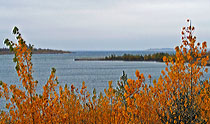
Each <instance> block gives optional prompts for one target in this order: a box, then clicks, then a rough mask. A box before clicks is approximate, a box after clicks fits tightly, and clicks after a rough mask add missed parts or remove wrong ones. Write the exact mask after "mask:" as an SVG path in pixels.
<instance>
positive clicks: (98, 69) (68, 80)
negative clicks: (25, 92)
mask: <svg viewBox="0 0 210 124" xmlns="http://www.w3.org/2000/svg"><path fill="white" fill-rule="evenodd" d="M124 53H127V54H142V55H144V54H151V53H154V51H75V52H73V53H70V54H39V55H38V54H34V55H33V56H32V62H33V70H34V73H33V77H34V79H35V80H38V82H39V83H38V86H37V92H38V93H42V91H43V90H42V87H43V85H44V84H45V83H46V82H47V80H48V78H49V76H50V71H51V68H52V67H54V68H56V70H57V71H56V76H57V77H58V80H59V82H60V83H59V85H61V86H64V85H65V84H68V85H69V86H70V85H71V84H74V85H75V86H76V87H77V88H80V87H81V85H82V82H83V81H85V83H86V85H87V89H88V90H89V91H90V92H92V90H93V88H96V90H97V92H99V91H103V90H104V89H105V88H107V87H108V81H113V85H114V86H116V83H117V81H119V79H120V76H121V75H122V72H123V71H125V72H126V74H127V75H128V78H132V79H136V77H135V71H136V70H139V71H140V72H141V73H144V74H145V77H148V75H149V74H151V76H152V79H158V77H159V76H160V72H161V70H162V69H164V68H165V67H166V65H165V64H164V63H160V62H136V61H135V62H131V61H74V59H76V58H85V57H104V56H108V55H111V54H116V55H123V54H124ZM13 57H14V55H0V80H1V81H3V82H5V83H7V84H8V85H10V84H16V85H21V83H20V82H19V81H18V77H17V73H16V71H15V63H13V61H12V58H13ZM208 77H210V75H208ZM148 82H149V81H147V82H146V83H148ZM0 101H1V100H0ZM1 104H3V102H2V101H1ZM1 107H2V105H0V109H1Z"/></svg>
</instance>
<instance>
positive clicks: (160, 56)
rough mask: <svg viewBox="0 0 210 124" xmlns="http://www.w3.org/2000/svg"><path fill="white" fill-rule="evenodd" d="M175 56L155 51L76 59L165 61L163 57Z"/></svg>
mask: <svg viewBox="0 0 210 124" xmlns="http://www.w3.org/2000/svg"><path fill="white" fill-rule="evenodd" d="M164 56H166V57H169V56H174V55H173V54H169V53H164V52H161V53H154V54H146V55H132V54H123V55H122V56H117V55H115V54H112V55H110V56H106V57H104V58H80V59H75V61H157V62H163V57H164Z"/></svg>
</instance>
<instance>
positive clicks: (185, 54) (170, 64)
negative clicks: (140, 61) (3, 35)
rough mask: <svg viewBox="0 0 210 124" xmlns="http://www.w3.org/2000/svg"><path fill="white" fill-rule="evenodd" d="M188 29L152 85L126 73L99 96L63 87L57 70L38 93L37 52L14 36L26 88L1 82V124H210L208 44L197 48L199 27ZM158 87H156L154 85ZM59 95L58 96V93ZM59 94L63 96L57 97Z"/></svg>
mask: <svg viewBox="0 0 210 124" xmlns="http://www.w3.org/2000/svg"><path fill="white" fill-rule="evenodd" d="M188 23H189V26H188V27H183V29H182V44H181V45H180V46H179V47H176V48H175V50H176V54H175V56H171V57H163V61H164V62H165V64H166V68H165V69H164V70H162V71H161V75H160V77H159V78H158V79H157V80H155V79H154V80H153V81H152V78H151V75H149V76H148V78H149V81H150V82H146V81H145V78H146V77H145V76H144V74H143V73H140V72H139V71H138V70H137V71H136V73H135V75H136V77H137V79H136V80H134V79H128V78H127V75H126V74H125V73H124V72H123V75H122V77H121V81H119V82H118V84H117V87H116V88H115V87H113V86H112V81H110V82H109V87H108V88H107V89H105V90H104V95H103V94H102V93H100V95H99V96H98V95H97V93H96V90H95V89H93V93H89V91H87V87H86V85H85V82H83V83H82V88H81V89H77V88H76V87H75V86H74V85H70V86H68V85H65V87H61V86H58V80H57V77H56V76H55V73H56V70H55V69H54V68H52V71H51V74H50V77H49V79H48V81H47V82H46V84H45V85H43V93H38V92H37V91H36V88H37V83H38V82H37V81H36V80H34V79H33V76H32V73H33V69H32V63H31V57H32V52H31V51H32V49H33V48H32V47H33V46H31V45H27V44H26V42H25V41H24V40H23V38H22V36H21V34H20V32H19V29H18V28H17V27H15V28H14V29H13V34H14V35H15V36H16V39H17V43H14V42H12V41H10V40H8V39H6V40H5V44H6V45H7V46H8V47H9V48H10V50H11V51H13V52H14V53H15V57H14V59H13V61H14V62H15V63H16V67H15V68H16V71H17V74H18V77H19V81H20V82H21V83H22V88H20V87H19V86H16V85H10V86H8V85H7V84H6V83H4V82H2V81H0V85H1V86H0V97H1V98H5V99H6V100H7V101H8V102H7V104H6V105H5V108H6V109H8V111H2V112H1V114H0V122H1V123H34V124H35V123H78V124H80V123H81V124H84V123H85V124H86V123H109V124H110V123H155V124H156V123H180V124H182V123H210V83H209V80H204V78H203V76H204V73H207V72H208V69H207V68H206V64H207V61H208V56H207V55H206V48H207V46H206V42H203V43H201V44H200V43H196V37H195V36H193V32H194V27H193V26H191V24H190V21H189V20H188ZM151 82H153V84H151ZM56 89H57V90H56ZM56 91H58V92H56Z"/></svg>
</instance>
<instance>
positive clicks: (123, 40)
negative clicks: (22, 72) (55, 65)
mask: <svg viewBox="0 0 210 124" xmlns="http://www.w3.org/2000/svg"><path fill="white" fill-rule="evenodd" d="M187 18H190V19H191V20H192V24H193V25H194V26H195V29H196V35H197V38H198V41H207V43H208V47H209V46H210V0H0V40H1V43H0V47H5V45H4V44H3V40H4V39H5V38H13V35H12V34H11V30H12V28H13V27H14V26H17V27H18V28H19V29H20V31H21V33H22V34H23V37H24V39H25V40H26V41H27V42H28V43H30V44H33V45H35V47H37V48H53V49H63V50H141V49H148V48H166V47H169V48H174V47H175V46H177V45H180V38H181V35H180V32H181V28H182V27H183V26H186V24H187V23H186V19H187Z"/></svg>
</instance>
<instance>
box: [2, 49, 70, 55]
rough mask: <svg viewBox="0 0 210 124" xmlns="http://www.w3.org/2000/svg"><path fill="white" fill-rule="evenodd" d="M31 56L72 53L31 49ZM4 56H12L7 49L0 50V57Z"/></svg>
mask: <svg viewBox="0 0 210 124" xmlns="http://www.w3.org/2000/svg"><path fill="white" fill-rule="evenodd" d="M32 53H33V54H64V53H72V52H70V51H64V50H54V49H42V48H33V50H32ZM5 54H13V52H11V51H10V50H9V49H8V48H0V55H5Z"/></svg>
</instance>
